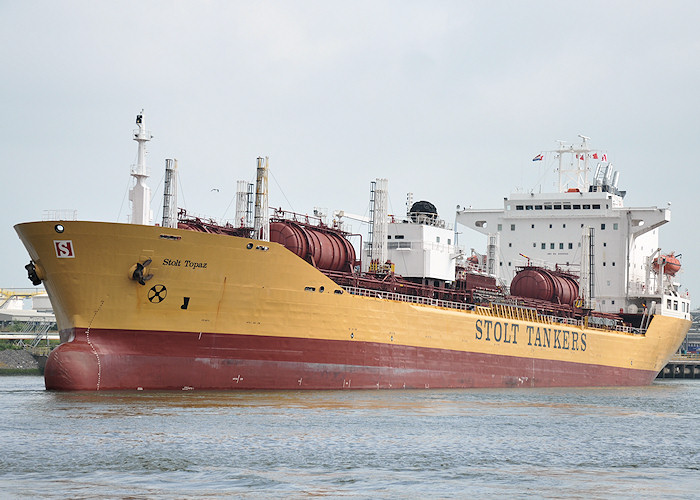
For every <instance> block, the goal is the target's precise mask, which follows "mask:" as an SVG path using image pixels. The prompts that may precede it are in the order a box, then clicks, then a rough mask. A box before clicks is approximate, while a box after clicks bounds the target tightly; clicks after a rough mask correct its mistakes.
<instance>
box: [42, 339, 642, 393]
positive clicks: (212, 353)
mask: <svg viewBox="0 0 700 500" xmlns="http://www.w3.org/2000/svg"><path fill="white" fill-rule="evenodd" d="M74 334H75V339H74V340H73V341H72V342H70V343H64V344H62V345H61V346H59V347H58V348H57V349H55V350H54V351H53V352H52V353H51V356H50V357H49V359H48V362H47V364H46V370H45V381H46V388H47V389H54V390H123V389H127V390H151V389H160V390H192V389H198V390H199V389H211V390H229V389H401V388H403V389H429V388H473V387H511V388H512V387H567V386H612V385H615V386H622V385H647V384H649V383H650V382H651V381H652V380H653V379H654V378H655V376H656V372H655V371H650V370H636V369H628V368H620V367H610V366H605V365H595V364H587V363H576V362H567V361H557V360H552V359H533V358H526V357H518V356H503V355H493V354H485V353H474V352H459V351H452V350H447V349H436V348H421V347H411V346H401V345H398V346H397V345H392V346H388V345H386V344H381V343H370V342H351V341H328V340H320V339H303V338H288V337H287V338H285V337H268V336H251V335H217V334H211V333H208V334H201V335H199V334H196V333H189V332H134V331H95V330H93V331H90V332H88V333H87V335H86V333H85V332H84V331H83V332H74Z"/></svg>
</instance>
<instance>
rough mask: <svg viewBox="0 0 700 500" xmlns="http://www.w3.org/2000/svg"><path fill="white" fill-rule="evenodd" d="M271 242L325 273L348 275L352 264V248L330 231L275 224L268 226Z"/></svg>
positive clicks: (341, 236)
mask: <svg viewBox="0 0 700 500" xmlns="http://www.w3.org/2000/svg"><path fill="white" fill-rule="evenodd" d="M270 241H273V242H275V243H279V244H281V245H284V247H285V248H286V249H287V250H289V251H290V252H292V253H294V254H296V255H298V256H299V257H301V258H302V259H304V260H307V261H308V262H310V263H311V264H312V265H314V266H316V267H318V268H319V269H323V270H326V271H350V270H351V269H352V266H353V264H354V263H355V249H354V248H353V246H352V244H351V243H350V242H349V241H348V240H347V239H345V237H343V235H342V234H340V233H338V232H335V231H333V230H331V229H327V228H320V227H314V226H307V225H302V224H299V223H297V222H293V221H286V220H284V221H275V222H271V223H270Z"/></svg>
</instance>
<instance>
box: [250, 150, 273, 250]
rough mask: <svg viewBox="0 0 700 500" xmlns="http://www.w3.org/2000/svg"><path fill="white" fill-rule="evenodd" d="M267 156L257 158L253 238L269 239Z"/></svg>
mask: <svg viewBox="0 0 700 500" xmlns="http://www.w3.org/2000/svg"><path fill="white" fill-rule="evenodd" d="M268 168H269V163H268V157H267V156H266V157H265V158H258V168H257V182H256V185H255V220H254V225H253V230H254V234H255V238H258V239H260V240H262V241H270V216H269V213H268V212H269V210H268V198H267V171H268Z"/></svg>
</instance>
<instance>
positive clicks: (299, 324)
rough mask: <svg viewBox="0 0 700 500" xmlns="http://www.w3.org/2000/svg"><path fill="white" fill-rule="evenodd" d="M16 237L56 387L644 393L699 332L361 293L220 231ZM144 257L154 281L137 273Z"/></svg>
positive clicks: (93, 226) (683, 326) (55, 231)
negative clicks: (45, 304) (52, 317)
mask: <svg viewBox="0 0 700 500" xmlns="http://www.w3.org/2000/svg"><path fill="white" fill-rule="evenodd" d="M16 230H17V232H18V234H19V236H20V238H21V239H22V241H23V243H24V244H25V246H26V248H27V250H28V252H29V255H30V256H31V258H32V261H33V262H34V264H35V266H36V273H37V276H38V277H39V278H40V279H42V280H43V284H44V286H45V287H46V290H47V292H48V294H49V297H50V299H51V303H52V305H53V308H54V312H55V314H56V319H57V322H58V326H59V329H60V331H61V337H62V339H63V343H62V344H61V345H60V346H59V347H58V348H57V349H55V350H54V351H53V352H52V354H51V356H50V357H49V359H48V360H47V364H46V370H45V379H46V387H47V388H48V389H56V390H93V391H94V390H138V389H139V388H140V389H144V390H182V389H196V390H201V389H368V388H381V389H397V388H404V387H405V388H421V389H424V388H450V387H454V388H457V387H548V386H606V385H645V384H648V383H650V382H651V381H652V380H653V379H654V377H655V375H656V374H657V373H658V372H659V371H660V370H661V369H662V368H663V367H664V365H665V364H666V362H667V361H668V359H669V358H670V356H671V355H672V354H673V353H674V352H675V351H676V349H677V348H678V346H679V344H680V343H681V341H682V339H683V338H684V337H685V334H686V333H687V331H688V329H689V327H690V324H691V323H690V321H689V320H688V319H685V318H681V317H669V316H664V315H655V316H654V317H653V318H652V319H651V321H650V324H649V327H648V328H647V330H646V331H645V333H644V334H632V333H630V332H619V331H613V330H606V329H599V328H592V327H590V326H588V325H585V324H583V323H580V322H579V323H576V324H572V323H570V322H567V321H566V320H563V319H562V320H557V319H556V318H551V317H539V316H537V315H533V314H531V313H528V312H527V311H523V310H518V309H517V308H515V309H512V310H507V308H506V309H504V310H497V309H492V308H490V307H476V308H475V307H473V306H469V307H467V305H465V304H441V303H439V302H438V301H435V300H429V299H428V300H422V302H421V303H416V301H417V299H416V298H415V297H414V298H411V297H407V296H403V297H401V296H400V295H399V294H393V295H392V294H387V293H382V294H381V296H364V295H363V293H364V291H362V290H346V289H343V288H342V287H341V286H339V285H338V284H337V283H335V282H333V281H332V280H331V279H330V278H329V277H328V276H326V275H324V274H323V273H321V272H320V271H319V270H318V269H316V268H314V267H313V266H311V265H310V264H309V263H308V262H306V261H304V260H303V259H301V258H299V257H298V256H296V255H294V254H292V253H291V252H290V251H288V250H287V249H285V248H284V247H283V246H281V245H278V244H276V243H270V242H261V241H256V240H250V239H247V238H239V237H233V236H226V235H217V234H206V233H198V232H194V231H187V230H178V229H167V228H159V227H149V226H138V225H129V224H109V223H99V222H75V221H64V222H62V223H61V224H60V227H59V226H57V225H56V223H52V222H35V223H27V224H20V225H17V226H16ZM139 263H140V264H141V265H142V267H143V268H144V269H143V273H142V276H143V277H151V278H150V279H148V280H146V279H144V280H139V279H134V278H135V275H134V273H135V270H137V269H138V266H137V264H139ZM141 281H143V283H142V282H141ZM351 292H352V293H351Z"/></svg>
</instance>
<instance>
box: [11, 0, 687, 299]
mask: <svg viewBox="0 0 700 500" xmlns="http://www.w3.org/2000/svg"><path fill="white" fill-rule="evenodd" d="M699 24H700V2H697V1H695V0H692V1H665V2H646V1H638V0H637V1H620V2H609V1H603V2H597V1H594V2H581V1H576V2H573V1H571V2H569V1H561V0H559V1H528V2H520V1H517V2H516V1H509V2H505V1H504V2H468V1H455V2H444V1H424V2H413V1H400V2H381V1H376V0H374V1H367V2H363V1H360V2H323V1H314V2H304V1H295V2H282V1H280V2H265V1H260V2H248V1H246V2H242V1H241V2H236V1H221V2H217V1H210V2H203V1H198V2H194V1H192V2H177V1H162V2H161V1H138V2H136V1H120V2H94V1H61V2H56V1H21V0H16V1H12V0H9V1H8V0H0V42H1V43H0V65H1V66H0V67H1V68H2V73H1V74H2V78H0V96H2V97H1V99H2V100H1V101H0V102H1V103H2V110H3V113H2V114H3V118H4V119H3V121H2V124H1V125H0V168H1V169H2V170H1V174H2V181H0V182H1V183H0V200H2V203H3V207H4V208H3V210H2V211H0V214H1V215H0V241H1V242H2V247H1V248H2V255H3V257H4V259H3V263H2V266H0V288H9V287H30V286H31V284H30V282H29V281H28V280H27V278H26V272H25V271H24V268H23V266H24V265H25V264H26V263H27V262H28V261H29V257H28V255H27V254H26V251H25V250H24V248H23V246H22V245H21V243H20V241H19V239H18V238H17V236H16V234H15V232H14V230H13V229H12V226H13V225H14V224H16V223H18V222H26V221H32V220H41V218H42V215H43V211H44V210H52V209H77V211H78V217H79V218H80V219H84V220H103V221H116V220H119V221H122V222H126V217H127V214H129V213H130V208H129V203H128V199H127V198H126V194H127V190H128V187H129V181H130V176H129V169H130V165H131V164H133V163H135V161H136V143H135V142H134V141H133V140H131V132H132V130H133V129H134V128H135V124H134V118H135V115H136V114H137V113H138V112H139V111H140V110H141V109H142V108H144V109H145V119H146V125H147V127H148V129H150V130H151V131H152V132H153V134H154V139H153V141H151V142H150V143H149V145H148V150H149V153H148V163H149V166H150V167H151V169H152V172H153V174H152V178H151V180H150V185H151V188H152V189H153V191H154V201H153V210H154V213H155V214H157V215H158V216H160V210H159V208H160V207H161V206H162V198H161V193H162V186H160V187H158V186H159V181H160V179H161V178H162V172H163V168H164V160H165V158H172V157H175V158H177V159H178V162H179V168H180V182H181V188H182V190H181V196H180V200H179V205H180V206H184V207H185V208H187V209H188V211H189V212H191V213H196V214H200V215H207V216H212V217H215V218H221V217H222V216H224V215H225V216H226V218H233V216H234V206H233V205H232V206H231V208H229V210H228V212H226V209H227V207H228V206H229V204H230V203H231V200H232V199H233V197H234V195H235V188H236V185H235V181H236V180H238V179H246V180H249V181H252V180H253V178H254V175H255V158H256V157H257V156H260V155H263V156H265V155H266V156H269V157H270V167H271V169H272V174H273V176H274V177H273V178H271V179H270V191H271V199H270V205H271V206H283V207H284V208H288V209H289V208H291V209H293V210H295V211H297V212H301V213H308V212H311V211H312V210H313V207H314V206H320V207H326V208H328V209H329V210H334V209H344V210H346V211H348V212H354V213H360V214H363V213H365V211H366V210H367V205H368V198H369V193H368V191H369V183H370V181H371V180H372V179H374V178H376V177H386V178H388V179H389V190H390V199H391V203H390V212H392V213H402V212H403V211H404V210H405V207H404V204H405V198H406V192H408V191H412V192H413V193H414V199H416V200H418V199H427V200H430V201H432V202H433V203H434V204H435V205H436V206H437V208H438V211H439V212H440V214H441V216H443V217H444V218H445V219H447V220H448V221H452V220H453V218H454V208H455V206H456V205H457V204H461V205H472V206H474V207H479V208H499V207H502V204H503V201H502V200H503V197H504V196H507V195H508V194H510V193H511V192H513V191H515V190H516V189H524V190H529V189H533V188H534V189H539V186H540V185H542V189H543V190H550V188H552V187H553V181H554V179H555V177H554V175H553V174H551V175H548V176H546V175H544V174H545V171H547V170H548V169H547V168H546V167H548V166H549V167H551V166H552V165H551V164H548V165H542V163H544V162H537V163H534V164H533V162H532V161H531V160H532V158H533V156H535V155H536V154H538V153H539V152H541V151H543V150H551V149H554V148H555V147H556V145H557V143H556V140H558V139H563V140H567V141H570V142H573V141H575V140H577V139H578V137H577V136H578V134H584V135H587V136H589V137H591V138H592V141H591V145H592V146H593V147H595V148H599V149H602V150H605V151H607V153H608V158H609V159H610V160H611V161H612V163H613V164H614V166H615V167H616V169H617V170H619V171H620V172H621V178H620V188H621V189H623V190H627V193H628V194H627V197H626V198H625V204H626V205H627V206H651V205H658V206H665V205H666V203H667V202H669V201H670V202H672V207H671V208H672V222H671V223H670V224H667V225H666V226H665V227H663V228H662V230H661V245H662V247H663V248H664V249H665V250H667V251H671V250H675V251H676V252H681V253H682V254H683V259H682V261H683V265H684V271H683V272H682V274H681V275H680V277H681V280H682V281H683V283H684V285H685V286H687V287H688V288H689V289H690V290H691V292H693V291H695V293H700V258H699V257H700V237H699V236H698V223H697V216H698V215H697V214H698V211H697V209H696V207H697V203H698V195H697V191H698V184H699V182H698V181H699V180H700V175H698V173H697V171H698V170H697V163H698V159H697V158H696V156H697V152H696V151H695V148H694V147H693V144H695V143H696V142H697V137H698V117H699V116H700V102H699V97H698V94H699V93H700V32H698V28H697V26H698V25H699ZM213 188H217V189H219V191H218V192H216V191H212V189H213ZM183 195H184V197H183ZM358 229H359V227H358ZM472 242H474V243H473V244H479V245H480V244H481V243H480V242H481V240H480V239H478V238H477V237H476V233H474V235H472V234H471V233H465V234H464V235H463V236H461V237H460V243H463V244H466V245H467V247H469V246H473V244H472ZM694 305H697V303H695V304H694Z"/></svg>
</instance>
